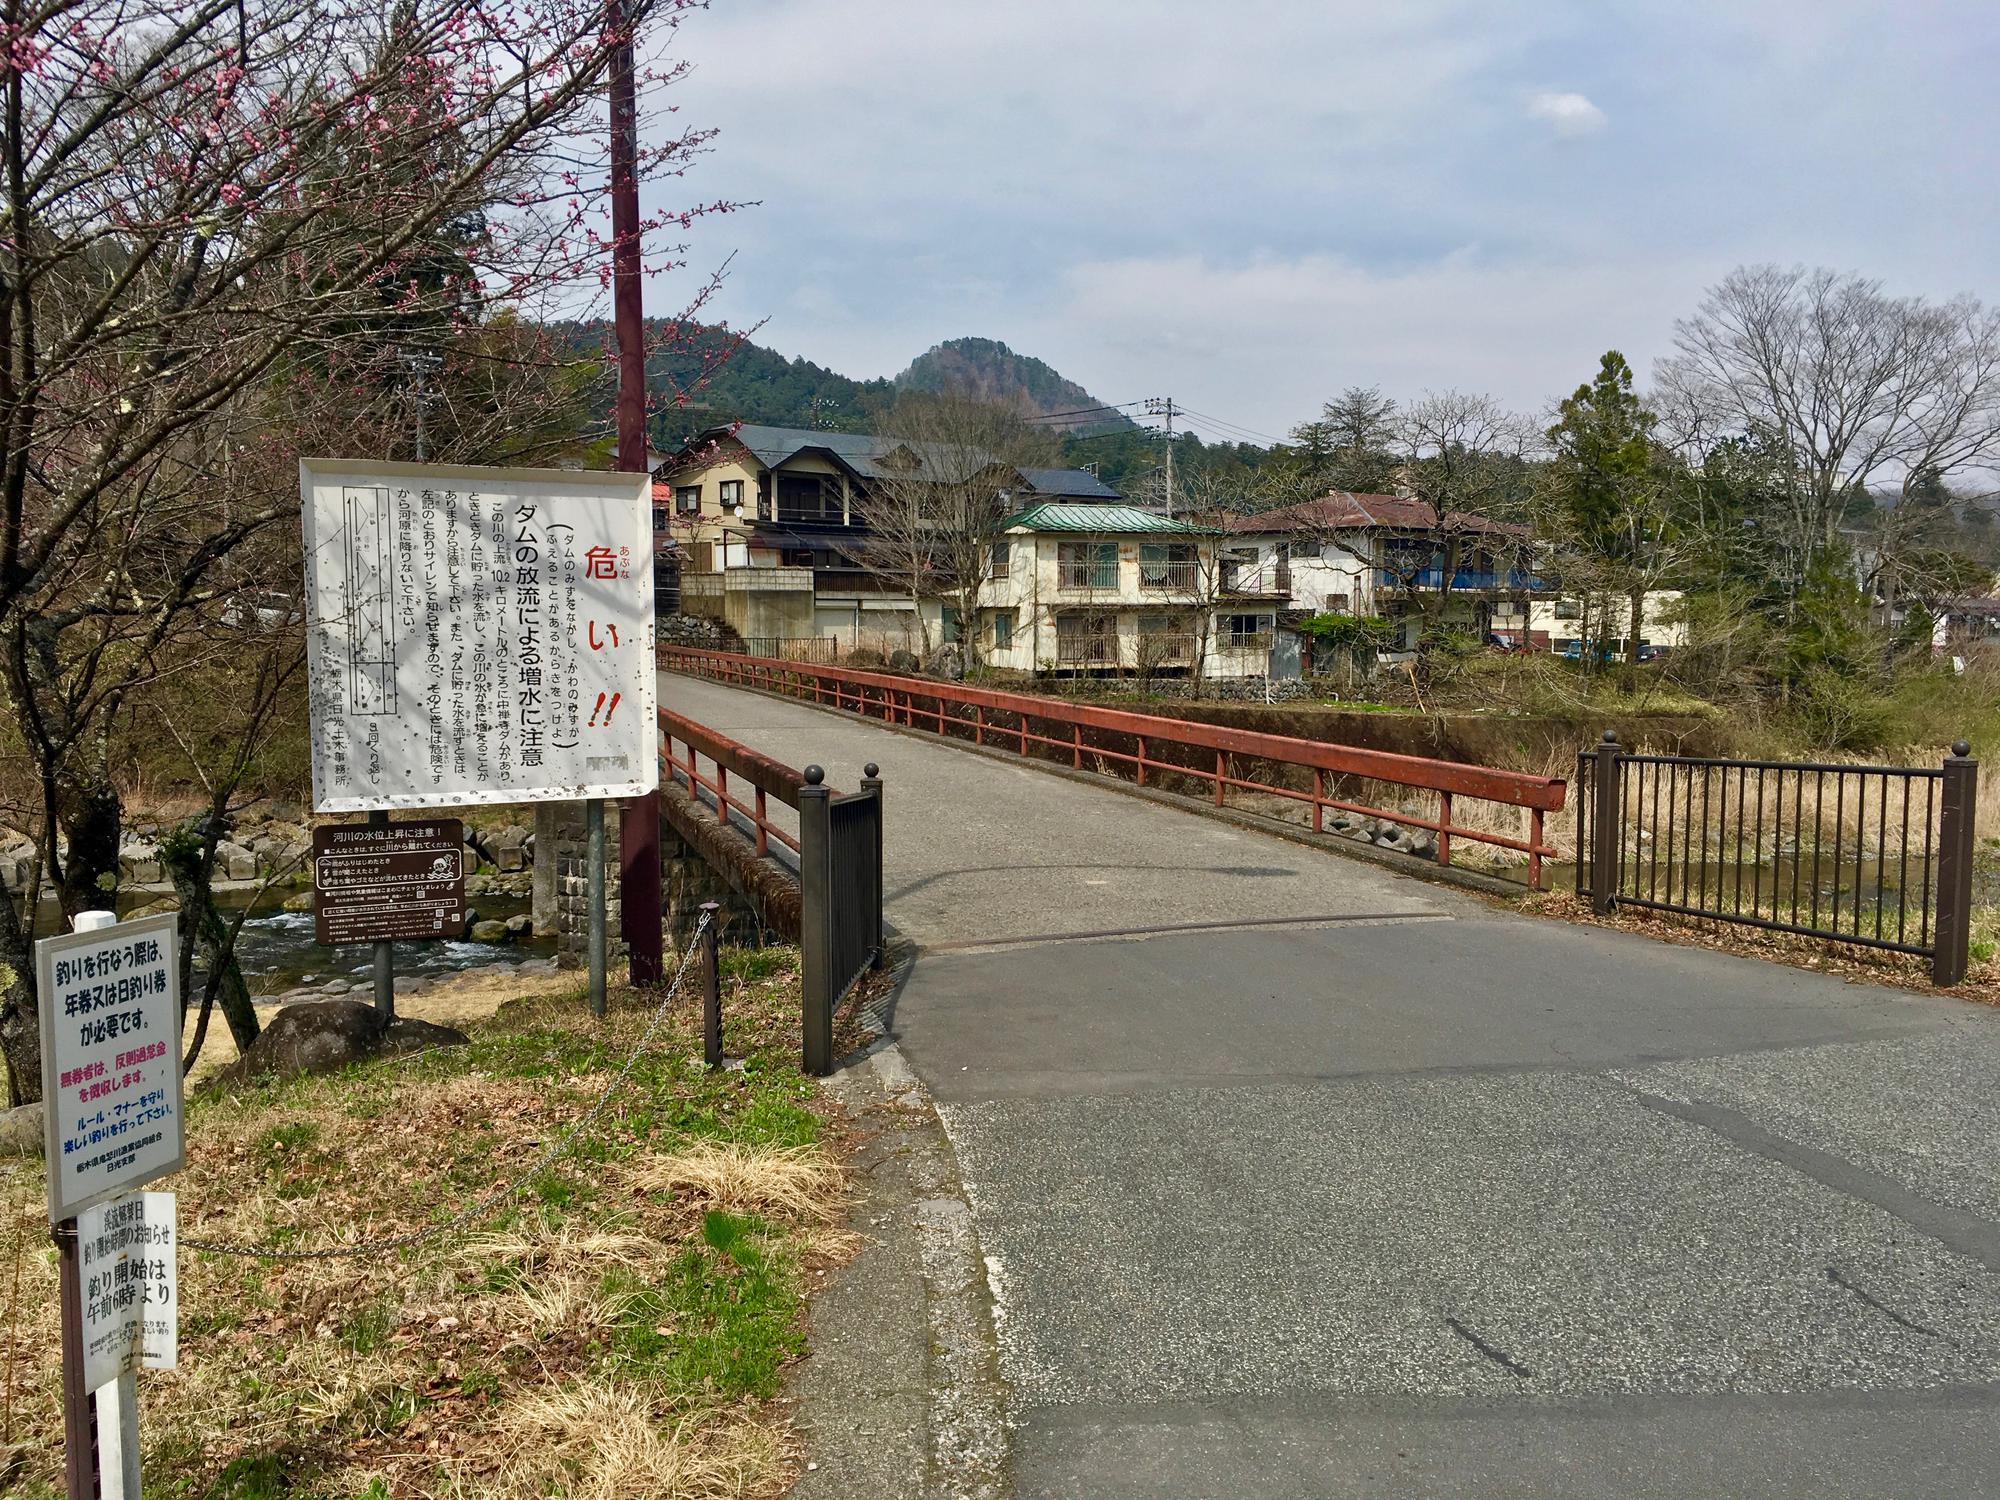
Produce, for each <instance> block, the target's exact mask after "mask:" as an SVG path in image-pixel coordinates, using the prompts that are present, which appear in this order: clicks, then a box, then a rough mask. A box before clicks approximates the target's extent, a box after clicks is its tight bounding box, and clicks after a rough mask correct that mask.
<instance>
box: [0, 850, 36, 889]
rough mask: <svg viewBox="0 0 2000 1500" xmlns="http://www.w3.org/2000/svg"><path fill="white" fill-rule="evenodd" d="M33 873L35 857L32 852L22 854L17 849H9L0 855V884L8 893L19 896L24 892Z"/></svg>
mask: <svg viewBox="0 0 2000 1500" xmlns="http://www.w3.org/2000/svg"><path fill="white" fill-rule="evenodd" d="M34 873H35V856H34V854H33V852H32V851H30V852H28V853H25V854H24V853H22V852H21V851H20V850H18V849H9V850H7V851H6V852H5V853H0V884H4V885H5V886H6V887H7V889H8V891H9V892H10V893H12V894H14V895H19V894H20V893H21V892H22V891H25V890H26V889H27V888H28V881H29V879H30V878H31V877H32V876H33V875H34Z"/></svg>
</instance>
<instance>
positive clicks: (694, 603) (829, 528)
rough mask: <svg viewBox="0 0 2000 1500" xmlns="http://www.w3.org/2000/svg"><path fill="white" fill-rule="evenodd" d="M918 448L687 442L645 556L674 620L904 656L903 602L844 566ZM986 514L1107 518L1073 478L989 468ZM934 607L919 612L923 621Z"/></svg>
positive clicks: (1102, 497) (730, 435)
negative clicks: (672, 588)
mask: <svg viewBox="0 0 2000 1500" xmlns="http://www.w3.org/2000/svg"><path fill="white" fill-rule="evenodd" d="M925 448H926V445H924V444H921V443H910V442H905V441H903V440H901V439H898V438H888V437H878V436H874V435H871V434H865V433H842V432H819V431H815V430H813V429H810V428H801V427H765V426H761V425H757V424H752V423H745V424H743V425H741V426H720V427H711V428H708V429H706V430H705V431H702V432H699V433H696V434H695V435H694V436H693V437H691V438H690V439H689V440H688V441H687V442H686V443H684V444H683V445H682V446H681V448H680V450H679V451H678V452H677V453H675V454H673V455H672V456H670V457H669V458H667V459H666V460H665V461H664V462H662V463H661V464H660V466H659V467H658V468H657V469H656V470H655V471H654V480H655V483H654V486H653V497H654V500H653V503H654V535H655V544H656V546H655V550H656V552H657V553H658V554H659V558H660V561H661V563H662V565H663V566H664V567H666V568H670V569H672V571H673V573H674V574H675V577H676V579H677V582H678V589H677V596H678V601H679V607H680V608H682V609H685V610H687V611H689V612H690V613H695V614H706V615H711V616H713V617H715V618H717V619H721V620H724V621H725V622H727V623H728V624H729V625H731V626H732V627H734V628H735V630H736V631H737V632H738V633H739V634H740V635H742V636H743V637H745V639H746V640H748V641H751V642H753V643H755V642H760V641H777V640H800V639H804V638H831V639H833V640H836V641H838V642H840V643H842V644H843V645H844V646H846V647H850V648H851V647H853V646H856V645H868V646H872V647H875V648H876V649H884V648H887V649H894V648H896V647H899V646H905V647H914V646H915V644H916V642H917V641H918V640H919V639H920V635H921V633H920V630H919V625H918V620H917V617H916V613H915V611H914V610H913V609H912V607H911V603H910V600H909V599H908V598H907V597H906V596H903V595H899V594H898V593H896V592H894V591H892V590H888V589H885V588H883V587H882V586H881V583H880V581H879V580H878V579H877V578H875V577H874V576H872V575H871V574H870V573H869V571H868V570H867V569H866V568H864V567H862V566H861V565H860V564H859V563H858V562H856V560H855V558H856V554H857V553H858V552H859V551H860V550H861V548H862V546H863V544H864V543H865V541H866V539H867V536H868V507H869V502H870V499H871V496H872V495H873V493H874V492H875V489H876V486H877V485H878V484H880V483H881V482H882V481H883V480H884V479H885V478H887V477H889V476H890V475H892V474H893V475H896V476H898V477H906V476H907V475H908V474H910V473H911V472H913V471H914V472H917V473H919V474H921V472H922V470H923V468H924V465H925V464H926V462H934V461H935V460H936V455H934V454H930V453H927V452H926V451H925ZM993 483H994V504H995V506H996V508H997V509H999V510H1002V511H1005V510H1009V509H1014V508H1018V507H1019V506H1021V505H1022V504H1024V503H1025V502H1027V501H1029V500H1037V499H1039V500H1062V501H1066V502H1069V503H1075V504H1085V505H1115V504H1118V503H1119V502H1121V501H1122V499H1123V497H1122V496H1121V495H1120V494H1119V493H1118V491H1116V490H1115V489H1112V488H1111V487H1110V486H1109V485H1106V484H1104V483H1103V482H1102V481H1101V480H1099V479H1098V478H1097V476H1096V475H1094V474H1091V473H1088V472H1086V471H1085V470H1082V469H1039V468H1038V469H1015V468H1009V467H1007V466H1005V465H1001V464H998V463H997V462H996V463H995V465H994V479H993ZM935 608H936V606H932V609H935Z"/></svg>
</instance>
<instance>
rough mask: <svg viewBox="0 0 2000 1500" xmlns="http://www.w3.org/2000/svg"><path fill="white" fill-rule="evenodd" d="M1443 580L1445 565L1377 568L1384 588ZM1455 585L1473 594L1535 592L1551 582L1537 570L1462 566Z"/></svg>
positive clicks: (1432, 585)
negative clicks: (1537, 574)
mask: <svg viewBox="0 0 2000 1500" xmlns="http://www.w3.org/2000/svg"><path fill="white" fill-rule="evenodd" d="M1443 579H1444V569H1442V568H1418V569H1415V570H1414V571H1412V572H1408V573H1402V572H1398V571H1397V570H1396V569H1394V568H1378V569H1376V571H1375V584H1376V587H1378V588H1384V589H1435V588H1439V587H1441V586H1442V585H1443ZM1451 587H1452V588H1454V589H1464V590H1466V591H1467V592H1470V593H1480V592H1484V593H1509V594H1532V593H1538V592H1540V591H1542V590H1544V589H1546V588H1547V587H1548V585H1547V584H1545V583H1544V582H1543V581H1542V580H1541V579H1540V578H1537V577H1536V576H1535V575H1534V574H1533V573H1527V572H1523V571H1521V570H1520V569H1508V570H1505V571H1501V570H1495V569H1487V568H1460V569H1458V570H1457V571H1456V572H1454V573H1453V574H1452V575H1451Z"/></svg>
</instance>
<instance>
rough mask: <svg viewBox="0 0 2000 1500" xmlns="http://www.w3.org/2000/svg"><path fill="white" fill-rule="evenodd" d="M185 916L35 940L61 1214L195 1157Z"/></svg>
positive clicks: (53, 1212)
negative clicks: (189, 1108)
mask: <svg viewBox="0 0 2000 1500" xmlns="http://www.w3.org/2000/svg"><path fill="white" fill-rule="evenodd" d="M178 921H179V918H178V917H176V916H174V915H173V914H171V913H169V914H167V915H164V916H158V917H147V918H145V919H144V920H142V921H138V922H120V923H118V924H116V925H114V926H110V927H103V928H100V929H98V930H96V931H92V932H71V933H65V934H63V935H62V936H60V937H48V938H43V939H42V940H41V941H40V942H38V943H36V944H35V966H36V969H37V970H38V975H37V977H38V979H39V981H40V983H39V985H38V986H37V989H36V995H37V998H38V1001H39V1005H40V1009H41V1018H42V1100H43V1106H42V1108H43V1119H44V1124H45V1128H46V1130H47V1148H48V1178H49V1219H50V1221H51V1222H53V1223H60V1222H61V1221H62V1220H64V1219H67V1218H71V1217H73V1216H74V1215H75V1214H76V1213H77V1211H78V1210H79V1209H82V1208H85V1207H87V1206H88V1205H90V1204H92V1203H95V1202H97V1201H98V1200H99V1199H102V1198H107V1197H109V1196H111V1195H112V1194H114V1193H122V1192H125V1191H127V1190H128V1189H130V1188H135V1187H138V1186H139V1185H140V1184H141V1183H147V1182H151V1181H152V1180H153V1179H154V1178H156V1177H164V1176H166V1175H167V1174H168V1173H169V1172H178V1171H179V1170H180V1169H181V1168H182V1167H183V1166H184V1165H186V1162H187V1143H186V1138H185V1135H184V1133H183V1130H182V1119H181V1110H182V1099H181V1054H180V1035H181V996H180V967H179V963H178V959H177V955H176V936H175V929H176V924H177V922H178Z"/></svg>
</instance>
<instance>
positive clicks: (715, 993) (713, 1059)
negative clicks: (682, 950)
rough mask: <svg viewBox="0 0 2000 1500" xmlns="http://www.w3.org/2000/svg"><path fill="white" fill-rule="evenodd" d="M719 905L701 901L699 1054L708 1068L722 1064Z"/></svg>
mask: <svg viewBox="0 0 2000 1500" xmlns="http://www.w3.org/2000/svg"><path fill="white" fill-rule="evenodd" d="M721 914H722V907H721V905H720V904H719V903H717V902H714V901H704V902H702V904H701V916H702V929H701V1057H702V1061H703V1062H705V1063H707V1064H708V1065H709V1066H710V1067H711V1068H719V1067H721V1066H722V939H721V938H720V937H718V936H717V935H716V931H715V924H716V922H717V920H718V919H719V918H720V917H721Z"/></svg>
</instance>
